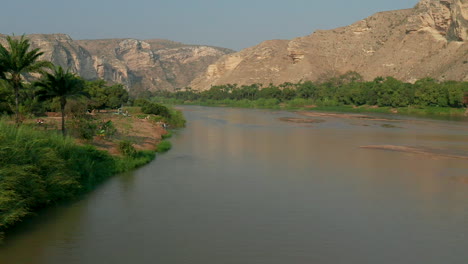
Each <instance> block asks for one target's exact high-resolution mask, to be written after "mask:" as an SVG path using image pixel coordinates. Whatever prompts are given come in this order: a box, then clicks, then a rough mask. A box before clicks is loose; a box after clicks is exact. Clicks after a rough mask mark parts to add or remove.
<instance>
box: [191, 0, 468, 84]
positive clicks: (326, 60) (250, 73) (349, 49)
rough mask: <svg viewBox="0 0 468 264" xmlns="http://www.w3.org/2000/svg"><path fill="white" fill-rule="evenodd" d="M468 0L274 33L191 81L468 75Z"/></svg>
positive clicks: (427, 2)
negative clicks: (281, 35)
mask: <svg viewBox="0 0 468 264" xmlns="http://www.w3.org/2000/svg"><path fill="white" fill-rule="evenodd" d="M467 20H468V0H421V1H420V2H419V3H418V4H417V5H416V6H415V7H414V8H412V9H405V10H397V11H389V12H382V13H377V14H375V15H373V16H371V17H368V18H366V19H364V20H361V21H358V22H356V23H354V24H352V25H350V26H346V27H342V28H337V29H333V30H319V31H316V32H314V33H313V34H311V35H309V36H305V37H300V38H296V39H293V40H269V41H265V42H263V43H261V44H259V45H257V46H254V47H251V48H247V49H244V50H242V51H240V52H237V53H232V54H228V55H225V56H224V57H222V58H221V59H220V60H218V61H217V62H216V63H214V64H212V65H210V66H209V67H208V68H207V70H206V71H205V73H203V74H202V75H200V76H199V77H198V78H196V79H195V80H194V81H193V82H192V83H191V87H192V88H193V89H197V90H205V89H209V88H210V86H212V85H217V84H228V83H230V84H234V83H237V84H239V85H242V84H252V83H262V84H269V83H273V84H280V83H284V82H298V81H300V80H313V81H315V80H320V79H326V78H329V77H333V76H337V75H340V74H343V73H345V72H347V71H356V72H358V73H360V74H361V75H363V77H364V78H365V79H367V80H371V79H374V78H375V77H378V76H393V77H396V78H398V79H400V80H403V81H409V82H411V81H414V80H416V79H420V78H423V77H433V78H437V79H441V80H458V81H462V80H464V81H468V45H467V39H468V21H467Z"/></svg>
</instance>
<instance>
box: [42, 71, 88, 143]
mask: <svg viewBox="0 0 468 264" xmlns="http://www.w3.org/2000/svg"><path fill="white" fill-rule="evenodd" d="M36 85H37V86H38V87H41V88H43V90H42V91H41V92H42V95H43V96H46V97H58V98H59V99H60V110H61V112H62V134H63V135H64V136H65V106H66V104H67V99H68V98H69V97H74V96H78V95H83V94H84V92H83V88H84V82H83V80H82V79H80V78H78V77H76V76H75V75H74V74H73V73H71V72H69V71H68V70H67V71H64V70H63V68H62V67H57V68H55V69H54V72H53V73H52V74H50V73H46V74H45V75H44V76H43V78H42V80H40V81H39V82H37V83H36Z"/></svg>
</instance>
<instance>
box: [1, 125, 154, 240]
mask: <svg viewBox="0 0 468 264" xmlns="http://www.w3.org/2000/svg"><path fill="white" fill-rule="evenodd" d="M154 157H155V152H154V151H138V152H136V153H135V155H132V156H125V157H113V156H111V155H110V154H109V153H108V152H105V151H101V150H98V149H96V148H95V147H93V146H89V145H85V146H82V145H77V144H76V143H75V142H74V140H73V139H72V138H68V137H66V138H64V137H63V136H62V135H60V134H56V133H50V132H46V131H38V130H35V129H34V128H31V127H26V126H20V127H19V128H17V127H15V126H14V125H10V124H7V123H5V122H4V121H0V233H1V232H2V231H4V230H5V229H6V228H8V227H9V226H12V225H14V224H15V223H17V222H19V221H21V220H22V219H23V218H24V217H26V216H28V215H30V214H32V213H33V212H34V211H36V210H37V209H39V208H41V207H44V206H48V205H50V204H55V203H58V202H60V201H65V200H70V199H73V198H76V197H78V196H79V195H80V194H83V193H86V192H88V191H90V190H92V189H93V188H95V187H96V186H97V185H98V184H99V183H101V182H102V181H103V180H105V179H107V178H108V177H110V176H112V175H114V174H115V173H118V172H123V171H127V170H130V169H134V168H136V167H140V166H142V165H144V164H146V163H148V162H150V161H151V160H153V159H154Z"/></svg>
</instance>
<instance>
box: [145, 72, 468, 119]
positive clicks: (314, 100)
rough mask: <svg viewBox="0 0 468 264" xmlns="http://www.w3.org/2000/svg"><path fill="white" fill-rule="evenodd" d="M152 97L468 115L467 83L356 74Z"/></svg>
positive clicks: (182, 101)
mask: <svg viewBox="0 0 468 264" xmlns="http://www.w3.org/2000/svg"><path fill="white" fill-rule="evenodd" d="M154 95H155V97H154V98H153V99H152V100H153V101H155V102H160V103H162V102H163V103H166V104H195V105H204V106H229V107H243V108H266V109H285V110H304V109H313V110H319V111H336V112H359V113H362V112H369V113H391V114H394V113H399V114H406V115H427V116H468V110H466V107H467V104H468V82H455V81H444V82H439V81H436V80H434V79H430V78H425V79H421V80H418V81H416V82H415V83H405V82H401V81H399V80H397V79H395V78H392V77H386V78H382V77H379V78H376V79H374V80H373V81H367V82H366V81H363V79H362V77H361V76H360V75H359V74H357V73H355V72H349V73H347V74H344V75H341V76H339V77H335V78H331V79H329V80H325V81H321V82H311V81H305V82H302V81H301V82H298V83H283V84H280V85H273V84H270V85H268V86H263V85H261V84H252V85H242V86H238V85H236V84H226V85H216V86H212V87H211V88H210V89H209V90H206V91H201V92H200V91H194V90H191V89H190V88H186V89H185V90H182V91H177V92H175V93H169V92H166V91H160V92H156V93H155V94H154Z"/></svg>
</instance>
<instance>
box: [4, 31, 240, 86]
mask: <svg viewBox="0 0 468 264" xmlns="http://www.w3.org/2000/svg"><path fill="white" fill-rule="evenodd" d="M5 37H6V36H5V35H0V43H2V44H5ZM26 37H27V38H28V39H30V41H31V43H32V46H33V47H34V48H36V47H38V48H40V49H41V50H42V51H43V52H44V55H43V58H42V59H44V60H50V61H52V62H53V63H54V64H56V65H60V66H62V67H65V68H69V69H71V70H72V71H74V72H76V73H78V74H79V75H80V76H82V77H83V78H85V79H88V80H93V79H98V78H101V79H104V80H106V81H109V82H111V83H122V84H124V85H125V86H126V87H127V88H129V90H131V91H133V92H140V91H145V90H174V89H176V88H182V87H186V86H187V85H189V83H190V82H191V81H192V80H193V79H194V78H195V77H196V76H197V75H199V74H200V73H202V72H204V71H205V70H206V68H207V67H208V65H210V64H211V63H214V62H215V61H217V60H218V59H219V58H220V57H222V56H223V55H225V54H229V53H232V52H233V51H231V50H228V49H224V48H216V47H208V46H194V45H185V44H182V43H178V42H173V41H168V40H158V39H154V40H145V41H142V40H136V39H103V40H73V39H71V38H70V37H69V36H67V35H64V34H50V35H46V34H34V35H27V36H26Z"/></svg>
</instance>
